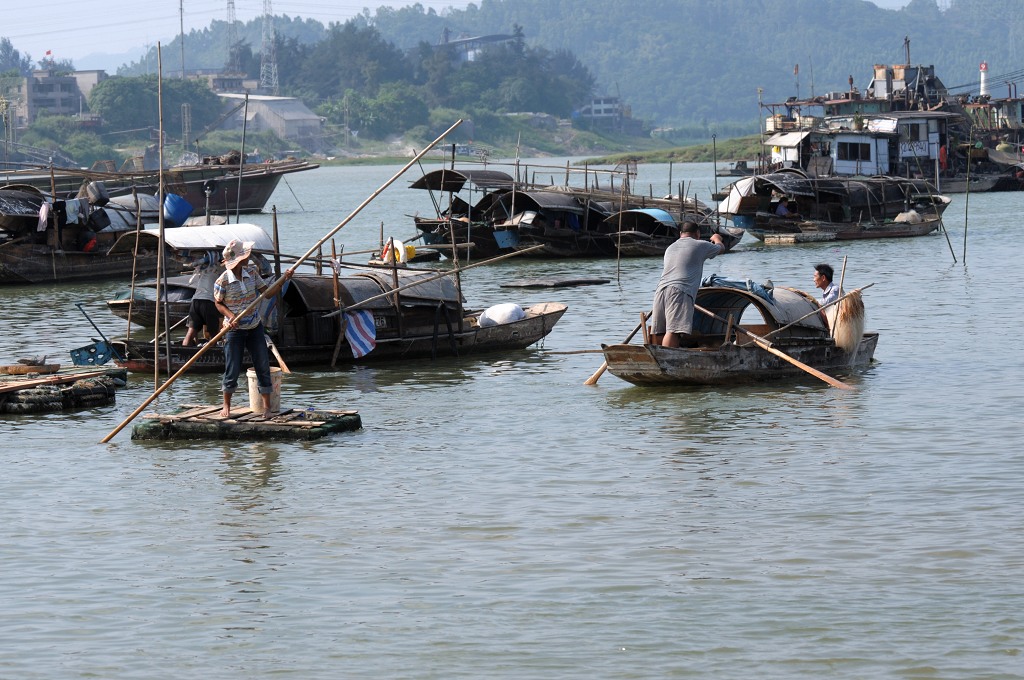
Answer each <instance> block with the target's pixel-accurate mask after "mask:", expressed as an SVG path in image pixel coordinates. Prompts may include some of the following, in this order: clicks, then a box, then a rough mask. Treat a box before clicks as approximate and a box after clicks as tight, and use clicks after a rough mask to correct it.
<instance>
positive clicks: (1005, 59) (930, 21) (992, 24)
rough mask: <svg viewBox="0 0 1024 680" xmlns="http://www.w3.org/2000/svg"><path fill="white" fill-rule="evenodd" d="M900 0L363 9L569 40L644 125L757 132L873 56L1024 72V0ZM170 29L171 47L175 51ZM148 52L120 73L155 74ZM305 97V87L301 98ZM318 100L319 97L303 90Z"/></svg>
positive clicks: (288, 32)
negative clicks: (770, 115)
mask: <svg viewBox="0 0 1024 680" xmlns="http://www.w3.org/2000/svg"><path fill="white" fill-rule="evenodd" d="M940 1H941V5H942V7H943V9H940V6H939V4H938V2H937V0H910V2H909V3H907V4H906V6H905V7H903V8H902V9H898V10H893V9H883V8H880V7H878V6H876V5H874V4H873V3H871V2H867V1H866V0H711V1H710V2H709V1H708V0H633V1H632V2H626V3H623V2H619V1H618V0H585V1H583V0H482V1H481V2H479V3H476V4H471V5H469V6H468V7H467V8H466V9H464V10H445V11H444V13H443V14H439V13H438V12H436V11H435V10H433V9H429V10H427V9H424V7H423V6H422V5H420V4H415V5H412V6H410V7H403V8H400V9H392V8H389V7H380V8H378V9H377V10H375V11H364V13H363V14H361V15H360V16H359V17H358V18H356V19H355V20H354V21H356V22H357V23H360V24H361V25H364V26H366V25H372V26H373V27H374V28H375V29H376V30H377V31H379V32H380V34H381V36H382V37H383V38H384V39H385V40H387V41H389V42H392V43H394V44H395V45H396V46H398V47H400V48H403V49H405V50H412V49H413V48H415V47H416V46H417V45H418V44H419V43H421V42H426V43H429V44H437V43H439V42H440V41H441V40H442V36H444V35H448V36H449V39H451V40H456V39H459V38H463V37H469V36H483V35H492V34H510V33H512V32H513V28H514V27H515V26H517V25H518V26H521V27H522V28H523V32H524V36H525V40H526V42H527V43H528V44H529V45H532V46H542V47H544V48H545V49H548V50H551V51H556V50H569V51H571V52H572V53H573V54H575V55H576V57H578V58H579V60H580V61H581V62H582V63H583V64H584V65H585V66H586V67H587V68H588V69H589V70H590V72H591V73H592V74H593V75H594V76H595V77H596V80H597V83H598V91H597V92H596V93H595V94H598V95H619V96H620V97H621V98H622V99H623V101H624V102H625V103H626V104H627V105H629V106H630V107H631V109H632V113H633V116H634V117H635V118H640V119H642V120H644V121H645V122H647V123H649V124H650V125H651V126H652V127H657V126H665V127H688V128H689V129H690V130H689V134H688V135H687V137H688V138H693V137H694V135H693V129H694V128H695V127H696V129H697V130H698V131H699V132H701V136H705V137H710V135H711V134H712V133H713V132H715V131H718V132H720V133H726V134H736V130H739V134H746V133H747V132H754V131H756V130H757V124H758V121H759V119H760V115H761V111H760V110H759V107H758V96H759V94H758V93H759V90H760V93H761V94H760V96H761V98H762V101H764V102H766V103H768V102H781V101H785V100H786V99H787V98H788V97H790V96H796V95H799V96H801V97H806V96H810V95H812V94H813V95H820V94H824V93H826V92H831V91H846V90H847V89H848V87H849V85H848V81H849V79H850V78H852V79H853V83H854V85H855V86H857V87H859V88H861V89H862V90H863V89H865V88H866V86H867V83H868V81H869V80H870V78H871V75H872V66H873V65H874V64H901V63H905V62H906V53H905V48H904V38H905V37H909V39H910V62H911V63H912V64H925V65H928V64H932V65H934V66H935V67H936V73H937V74H938V76H939V77H940V78H941V79H942V81H943V82H944V83H945V84H946V85H947V87H949V88H950V89H952V90H954V91H957V92H965V93H968V92H973V93H976V92H977V90H978V79H979V76H978V65H979V64H980V63H981V62H982V61H987V62H988V64H989V83H990V85H991V91H992V92H993V93H995V94H996V95H997V96H998V95H1001V94H1004V93H1006V92H1008V91H1009V90H1010V87H1011V85H1009V84H1008V83H1014V86H1013V87H1014V91H1016V88H1015V83H1016V81H1017V80H1020V79H1022V78H1024V40H1022V39H1021V36H1024V11H1021V8H1022V3H1021V0H940ZM261 30H262V23H261V21H259V20H253V21H250V22H248V23H246V24H244V25H243V26H240V29H239V37H240V38H242V39H243V40H245V41H246V43H247V45H248V46H250V48H251V49H252V50H253V51H254V52H255V54H254V55H253V57H252V58H254V59H255V65H256V67H257V68H258V66H259V60H258V59H259V55H258V51H259V45H260V31H261ZM276 30H277V32H278V35H279V36H281V37H282V38H283V39H285V40H290V41H296V42H297V43H298V44H304V45H309V44H313V43H316V42H317V41H319V40H321V39H322V38H323V37H324V35H325V29H324V26H323V25H322V24H320V23H319V22H317V21H315V20H312V19H303V18H301V17H287V16H281V17H278V18H277V24H276ZM226 31H227V24H226V22H223V21H213V22H211V24H210V27H209V28H207V29H204V30H202V31H192V32H191V33H190V34H188V35H187V36H186V41H187V45H188V47H189V53H190V55H191V56H190V64H191V65H192V66H193V67H202V68H220V67H221V66H223V64H224V63H225V61H226V59H227V44H226V42H227V41H226ZM176 44H177V38H176V37H175V38H174V40H172V41H171V42H170V43H169V44H168V46H167V48H166V49H167V50H168V51H170V52H172V53H173V52H174V50H176V49H177V47H176ZM153 62H154V59H153V58H152V55H150V58H149V59H148V60H147V59H145V58H140V59H139V60H138V61H136V62H134V63H131V64H126V65H125V66H124V67H122V68H121V69H119V71H118V72H119V73H120V74H122V75H131V74H140V73H147V72H152V63H153ZM307 99H309V97H307ZM307 103H309V104H310V105H315V104H316V102H315V101H308V102H307Z"/></svg>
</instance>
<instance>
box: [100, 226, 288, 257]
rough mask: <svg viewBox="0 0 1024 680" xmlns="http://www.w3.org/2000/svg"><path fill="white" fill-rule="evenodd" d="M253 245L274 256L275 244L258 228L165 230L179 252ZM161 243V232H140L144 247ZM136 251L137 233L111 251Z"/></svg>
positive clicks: (165, 236)
mask: <svg viewBox="0 0 1024 680" xmlns="http://www.w3.org/2000/svg"><path fill="white" fill-rule="evenodd" d="M236 238H237V239H238V240H240V241H253V242H255V245H254V246H253V250H254V251H256V252H262V253H272V252H274V241H273V240H272V239H271V238H270V236H268V235H267V232H265V231H263V228H262V227H260V226H258V225H255V224H214V225H209V226H200V227H172V228H170V229H164V241H165V242H166V243H167V245H168V246H170V247H171V248H174V249H175V250H178V251H187V250H218V251H219V250H222V249H223V248H224V246H226V245H227V244H228V243H230V242H231V240H232V239H236ZM159 240H160V230H159V229H144V230H142V231H140V232H139V241H140V245H142V246H143V247H148V248H156V247H157V243H158V241H159ZM134 249H135V232H134V231H132V232H129V233H126V234H122V235H121V236H120V237H119V238H118V239H117V241H116V242H115V243H114V245H113V246H112V247H111V248H110V253H128V252H133V251H134Z"/></svg>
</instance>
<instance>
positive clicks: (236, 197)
mask: <svg viewBox="0 0 1024 680" xmlns="http://www.w3.org/2000/svg"><path fill="white" fill-rule="evenodd" d="M318 167H320V166H319V165H317V164H315V163H307V162H305V161H281V162H276V163H264V164H256V163H253V164H249V165H245V166H243V172H242V181H241V188H239V181H238V166H237V165H235V166H231V165H193V166H185V167H175V168H168V169H167V170H166V171H165V173H164V178H165V182H166V186H167V192H168V193H173V194H178V195H180V196H183V197H184V198H185V199H186V200H187V201H188V202H189V204H191V206H192V214H193V215H203V214H205V211H206V192H205V190H204V186H205V185H206V183H207V182H212V186H213V189H214V190H213V193H212V194H211V196H210V212H211V213H223V214H227V213H234V212H235V211H236V210H237V211H238V212H240V213H254V212H261V211H262V210H263V208H264V207H265V206H266V205H267V203H268V202H269V201H270V196H271V194H273V193H274V189H276V188H277V185H278V183H279V182H280V181H281V178H282V177H283V176H284V175H287V174H290V173H293V172H303V171H305V170H313V169H314V168H318ZM4 178H5V180H6V182H7V183H11V184H27V185H30V186H34V187H36V188H37V189H40V190H42V191H46V192H49V191H50V188H51V175H50V173H49V172H37V171H31V172H26V171H12V172H7V173H5V174H4ZM90 179H91V180H96V181H101V182H103V183H104V184H105V185H106V187H107V188H108V189H109V190H110V191H111V193H117V192H118V190H126V189H130V188H132V187H134V186H137V187H140V190H141V191H143V192H145V191H146V188H147V187H148V188H149V190H150V191H151V193H156V191H157V187H158V186H159V173H158V172H157V171H156V170H145V171H141V170H140V171H132V172H90V171H82V170H75V169H70V168H69V169H63V168H58V169H56V170H55V171H54V173H53V176H52V182H53V186H54V187H55V188H56V192H57V194H58V195H65V194H74V193H75V192H77V191H78V190H79V188H80V187H81V186H82V184H83V182H86V181H88V180H90Z"/></svg>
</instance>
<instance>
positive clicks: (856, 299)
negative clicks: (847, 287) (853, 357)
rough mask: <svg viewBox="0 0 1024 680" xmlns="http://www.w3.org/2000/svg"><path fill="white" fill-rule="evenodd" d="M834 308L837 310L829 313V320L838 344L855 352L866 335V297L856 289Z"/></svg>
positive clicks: (852, 352)
mask: <svg viewBox="0 0 1024 680" xmlns="http://www.w3.org/2000/svg"><path fill="white" fill-rule="evenodd" d="M833 309H834V310H835V312H834V313H831V314H829V317H830V318H829V320H830V322H831V323H832V337H833V338H835V341H836V346H837V347H839V348H841V349H842V350H844V351H846V352H849V353H850V354H855V353H856V350H857V346H858V345H859V344H860V340H861V338H862V337H863V336H864V298H863V297H862V296H861V294H860V291H859V290H855V291H853V292H852V293H850V294H849V295H848V296H847V297H846V299H845V300H843V301H842V302H840V303H838V304H837V305H835V306H834V307H833Z"/></svg>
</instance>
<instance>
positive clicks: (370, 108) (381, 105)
mask: <svg viewBox="0 0 1024 680" xmlns="http://www.w3.org/2000/svg"><path fill="white" fill-rule="evenodd" d="M367 114H368V115H367V116H366V120H364V126H363V127H364V130H365V131H366V134H367V135H369V136H373V137H376V138H378V139H379V138H383V137H385V136H387V135H389V134H399V133H401V132H404V131H405V130H408V129H410V128H413V127H416V126H417V125H425V124H426V123H427V122H428V121H429V120H430V111H429V109H427V105H426V104H424V103H423V98H422V96H420V93H419V91H417V90H416V89H415V88H414V87H412V86H410V85H408V84H405V83H385V84H384V85H381V87H380V90H379V91H378V93H377V96H376V97H374V98H373V99H371V100H370V101H369V102H367Z"/></svg>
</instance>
